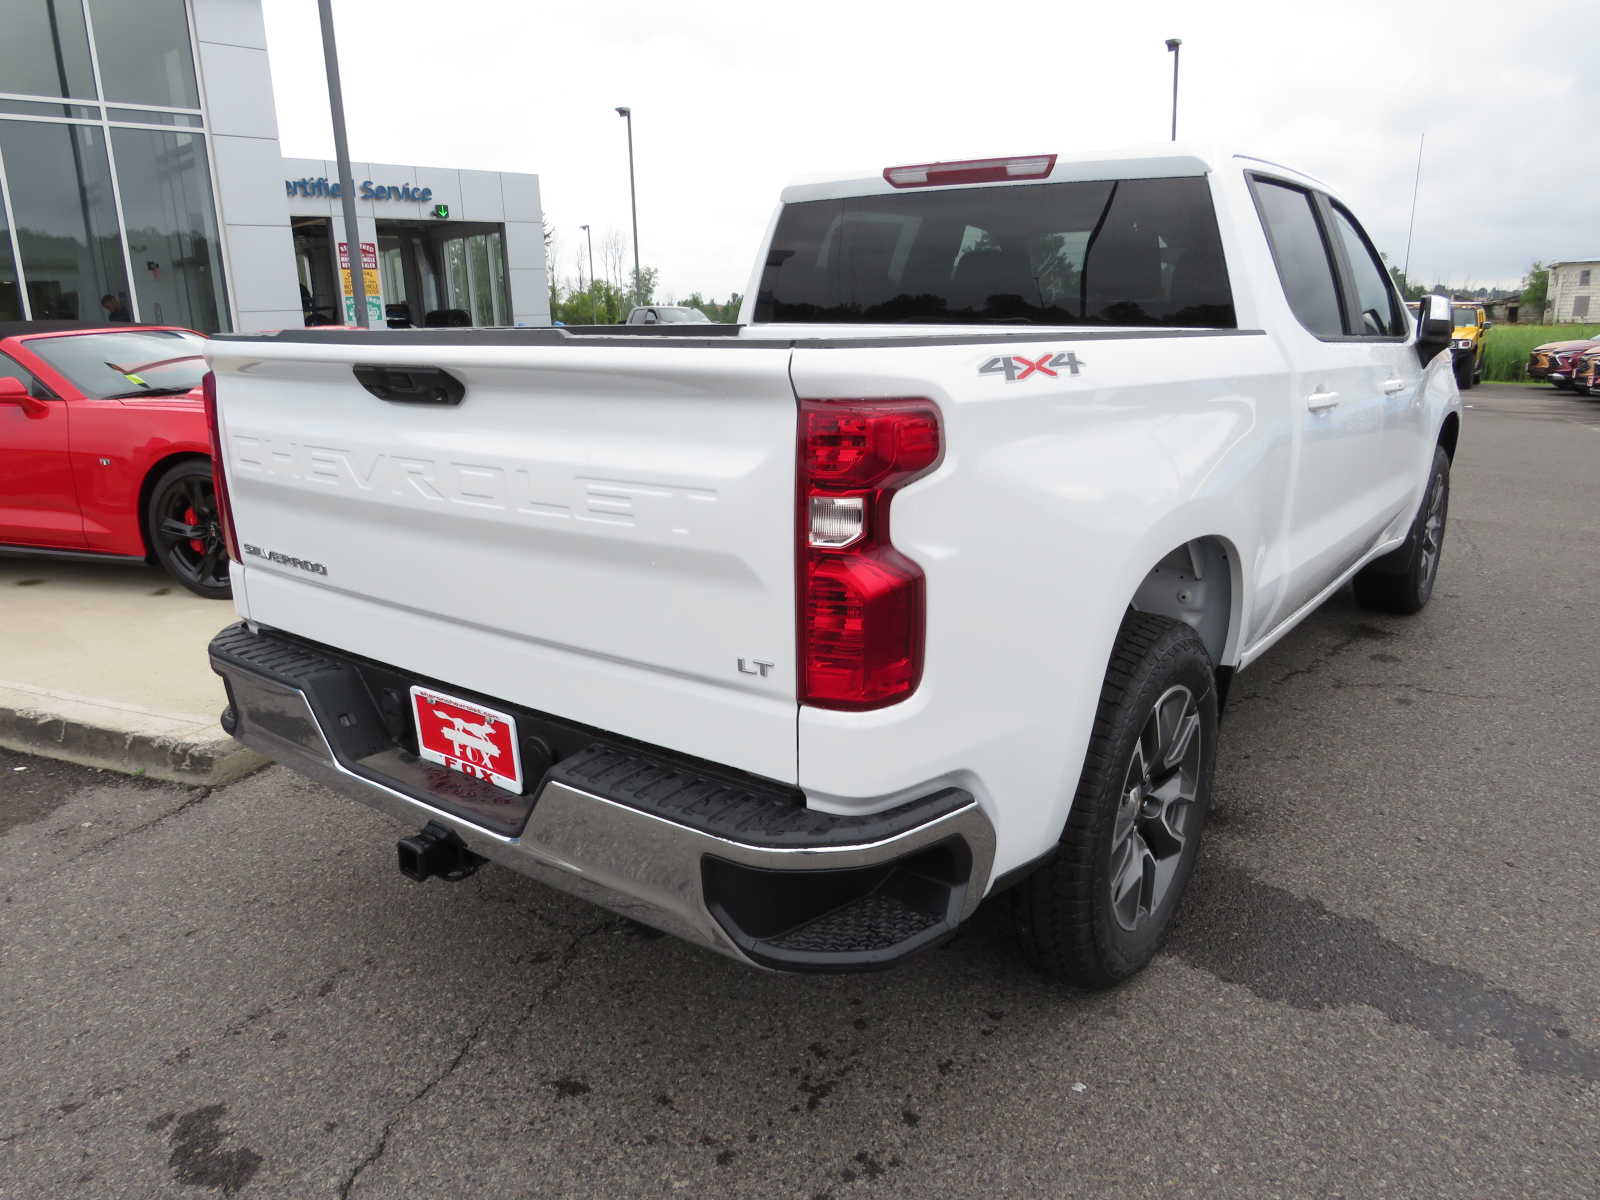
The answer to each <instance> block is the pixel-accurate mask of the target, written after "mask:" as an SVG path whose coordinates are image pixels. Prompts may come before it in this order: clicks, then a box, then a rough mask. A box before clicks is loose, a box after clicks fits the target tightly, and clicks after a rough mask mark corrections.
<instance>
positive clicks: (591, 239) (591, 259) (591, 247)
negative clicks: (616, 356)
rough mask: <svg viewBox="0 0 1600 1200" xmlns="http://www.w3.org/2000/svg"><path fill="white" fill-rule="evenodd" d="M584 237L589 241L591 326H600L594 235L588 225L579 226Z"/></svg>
mask: <svg viewBox="0 0 1600 1200" xmlns="http://www.w3.org/2000/svg"><path fill="white" fill-rule="evenodd" d="M578 228H579V229H581V230H583V236H584V237H586V238H588V239H589V324H591V325H598V324H599V322H598V321H596V320H595V313H594V234H592V233H590V232H589V227H588V226H587V225H579V226H578Z"/></svg>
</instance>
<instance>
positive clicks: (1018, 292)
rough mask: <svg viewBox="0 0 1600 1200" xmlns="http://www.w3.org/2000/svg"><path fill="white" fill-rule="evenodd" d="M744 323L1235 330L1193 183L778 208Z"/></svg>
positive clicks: (948, 192)
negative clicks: (752, 307) (751, 319)
mask: <svg viewBox="0 0 1600 1200" xmlns="http://www.w3.org/2000/svg"><path fill="white" fill-rule="evenodd" d="M756 320H757V321H762V322H777V321H799V322H823V323H830V324H838V323H843V324H874V323H934V324H938V323H946V324H992V325H1135V326H1165V327H1183V326H1197V327H1206V328H1214V329H1232V328H1234V326H1235V319H1234V311H1233V294H1232V291H1231V290H1230V288H1229V284H1228V274H1227V268H1226V266H1225V264H1224V262H1223V256H1222V244H1221V239H1220V237H1219V236H1218V233H1217V222H1216V215H1215V212H1214V210H1213V208H1212V204H1211V192H1210V188H1209V186H1208V184H1207V181H1206V180H1205V179H1203V178H1182V179H1127V180H1105V181H1099V182H1073V183H1038V184H1021V185H1016V184H1013V185H1009V186H1005V185H1002V186H997V187H977V188H958V189H941V190H937V191H910V190H908V191H903V192H895V193H891V194H888V195H876V196H851V197H845V198H843V199H839V200H814V201H805V202H801V203H795V204H788V205H785V206H784V209H783V212H782V213H781V214H780V216H779V218H778V225H777V228H776V230H775V231H774V233H773V240H772V245H771V247H770V249H769V252H768V255H767V263H766V267H765V269H764V270H763V272H762V277H761V284H760V290H759V292H758V294H757V297H756Z"/></svg>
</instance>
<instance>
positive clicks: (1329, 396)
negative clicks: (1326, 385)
mask: <svg viewBox="0 0 1600 1200" xmlns="http://www.w3.org/2000/svg"><path fill="white" fill-rule="evenodd" d="M1337 403H1339V393H1338V392H1312V393H1311V395H1309V396H1307V397H1306V407H1307V408H1309V409H1310V410H1311V411H1312V412H1321V411H1322V410H1323V409H1325V408H1332V407H1333V406H1334V405H1335V404H1337Z"/></svg>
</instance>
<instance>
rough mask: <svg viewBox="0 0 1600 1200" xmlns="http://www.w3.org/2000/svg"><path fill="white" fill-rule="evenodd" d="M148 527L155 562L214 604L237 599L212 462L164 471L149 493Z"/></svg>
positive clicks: (185, 464) (191, 462)
mask: <svg viewBox="0 0 1600 1200" xmlns="http://www.w3.org/2000/svg"><path fill="white" fill-rule="evenodd" d="M145 528H146V529H147V530H148V531H149V534H150V550H151V553H153V554H154V555H155V559H156V562H158V563H160V564H161V567H162V569H163V570H165V571H166V572H167V574H169V575H171V576H172V577H173V578H174V579H176V580H177V581H178V582H179V583H181V584H183V586H184V587H186V588H188V589H189V590H190V591H191V592H193V593H194V594H195V595H197V596H205V597H206V598H207V599H212V600H226V599H227V598H228V597H230V596H232V595H233V587H232V585H231V584H230V582H229V580H228V555H227V551H226V549H225V548H224V547H223V544H222V528H221V525H220V524H219V521H218V517H217V500H216V494H215V493H214V491H213V490H212V482H211V464H210V463H209V462H208V461H206V460H205V459H200V458H190V459H185V460H184V461H183V462H180V463H176V464H174V465H173V466H171V467H169V468H168V469H167V470H166V471H165V472H163V473H162V475H161V477H160V478H159V479H157V480H156V485H155V487H153V488H152V489H151V490H150V503H149V506H148V507H147V508H146V510H145Z"/></svg>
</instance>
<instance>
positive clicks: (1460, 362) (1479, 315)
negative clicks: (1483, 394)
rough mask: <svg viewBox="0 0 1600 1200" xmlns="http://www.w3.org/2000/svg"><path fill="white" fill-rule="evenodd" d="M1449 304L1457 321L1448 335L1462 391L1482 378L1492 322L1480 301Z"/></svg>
mask: <svg viewBox="0 0 1600 1200" xmlns="http://www.w3.org/2000/svg"><path fill="white" fill-rule="evenodd" d="M1450 308H1451V314H1450V315H1451V318H1452V319H1453V320H1454V321H1455V323H1456V327H1455V330H1454V332H1452V333H1451V335H1450V353H1451V354H1452V355H1453V356H1454V359H1455V369H1456V386H1457V387H1458V388H1460V389H1461V390H1462V391H1463V392H1464V391H1466V390H1467V389H1468V388H1469V387H1471V386H1472V385H1473V384H1475V383H1482V382H1483V346H1484V342H1485V341H1486V340H1487V338H1488V334H1489V327H1490V326H1491V325H1493V324H1494V322H1493V321H1490V320H1488V319H1487V318H1486V317H1485V316H1484V312H1483V305H1481V304H1470V303H1466V304H1464V303H1462V302H1461V301H1459V300H1458V301H1456V302H1454V303H1453V304H1452V305H1451V306H1450Z"/></svg>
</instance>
